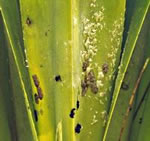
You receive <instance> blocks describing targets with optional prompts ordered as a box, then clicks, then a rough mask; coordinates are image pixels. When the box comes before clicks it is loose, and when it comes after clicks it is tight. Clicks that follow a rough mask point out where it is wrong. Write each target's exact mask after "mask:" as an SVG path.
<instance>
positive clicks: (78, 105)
mask: <svg viewBox="0 0 150 141" xmlns="http://www.w3.org/2000/svg"><path fill="white" fill-rule="evenodd" d="M76 107H77V109H79V107H80V102H79V100H77V103H76Z"/></svg>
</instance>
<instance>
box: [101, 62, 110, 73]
mask: <svg viewBox="0 0 150 141" xmlns="http://www.w3.org/2000/svg"><path fill="white" fill-rule="evenodd" d="M108 69H109V68H108V64H107V63H105V64H103V65H102V71H103V73H104V74H106V73H107V72H108Z"/></svg>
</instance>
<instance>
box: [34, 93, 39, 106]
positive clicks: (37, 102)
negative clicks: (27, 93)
mask: <svg viewBox="0 0 150 141" xmlns="http://www.w3.org/2000/svg"><path fill="white" fill-rule="evenodd" d="M34 98H35V103H36V104H39V96H38V95H37V94H34Z"/></svg>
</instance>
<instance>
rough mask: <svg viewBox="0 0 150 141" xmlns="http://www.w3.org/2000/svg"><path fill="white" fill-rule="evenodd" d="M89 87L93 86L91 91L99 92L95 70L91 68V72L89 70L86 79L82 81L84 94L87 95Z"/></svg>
mask: <svg viewBox="0 0 150 141" xmlns="http://www.w3.org/2000/svg"><path fill="white" fill-rule="evenodd" d="M88 87H90V88H91V91H92V92H93V93H94V94H97V92H98V87H97V84H96V78H95V75H94V71H93V70H91V71H90V72H88V73H87V74H85V77H84V80H82V81H81V88H82V96H84V95H85V93H86V92H87V90H88Z"/></svg>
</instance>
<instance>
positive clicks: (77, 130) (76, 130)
mask: <svg viewBox="0 0 150 141" xmlns="http://www.w3.org/2000/svg"><path fill="white" fill-rule="evenodd" d="M80 131H81V124H79V123H78V124H77V125H76V127H75V132H76V133H78V134H79V133H80Z"/></svg>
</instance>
